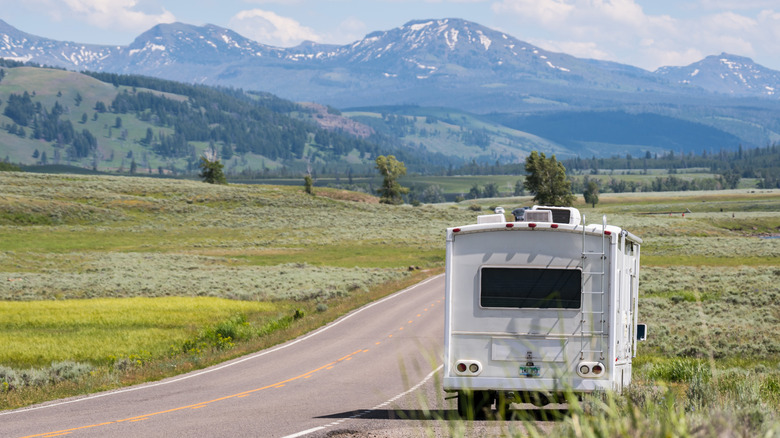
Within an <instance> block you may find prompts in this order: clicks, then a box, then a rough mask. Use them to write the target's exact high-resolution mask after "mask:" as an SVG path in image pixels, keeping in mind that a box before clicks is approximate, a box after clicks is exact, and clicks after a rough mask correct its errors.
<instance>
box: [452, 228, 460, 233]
mask: <svg viewBox="0 0 780 438" xmlns="http://www.w3.org/2000/svg"><path fill="white" fill-rule="evenodd" d="M452 232H453V233H457V232H460V228H453V229H452Z"/></svg>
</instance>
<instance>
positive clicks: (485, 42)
mask: <svg viewBox="0 0 780 438" xmlns="http://www.w3.org/2000/svg"><path fill="white" fill-rule="evenodd" d="M0 57H2V58H6V59H13V60H18V61H29V62H34V63H38V64H43V65H50V66H56V67H61V68H65V69H69V70H90V71H95V72H111V73H120V74H138V75H147V76H153V77H158V78H165V79H170V80H175V81H180V82H186V83H195V84H206V85H220V86H229V87H235V88H241V89H245V90H257V91H265V92H270V93H273V94H275V95H277V96H279V97H282V98H285V99H290V100H294V101H315V102H318V103H322V104H328V105H332V106H334V107H338V108H342V109H345V108H364V107H374V108H376V107H388V106H390V107H388V108H409V107H410V106H411V107H446V108H453V109H457V110H460V111H466V112H469V113H473V114H481V115H483V116H485V117H489V118H492V119H494V120H500V121H501V123H504V124H506V125H507V126H522V127H523V129H524V130H525V132H528V133H530V134H535V135H542V134H543V132H542V131H539V132H536V131H535V130H534V126H536V125H535V124H534V123H529V121H534V122H539V123H541V124H542V125H544V126H545V129H548V130H549V129H550V125H554V124H555V123H557V122H558V121H560V120H569V119H571V118H572V117H573V118H574V119H578V117H579V115H583V117H584V119H583V120H590V119H593V118H594V114H595V115H596V118H597V119H598V120H599V121H601V122H602V125H603V126H605V127H606V129H609V127H610V126H614V124H618V123H619V124H621V126H623V127H625V126H626V125H625V123H626V120H630V122H631V123H633V124H635V125H636V126H637V127H638V128H639V129H637V131H636V132H654V134H655V136H654V138H655V139H652V138H638V137H637V138H631V135H632V134H631V131H630V130H624V131H625V135H627V136H629V137H628V138H627V137H621V138H619V139H615V138H613V137H614V135H613V136H610V138H609V139H604V138H602V137H603V136H600V135H598V133H596V132H592V133H590V134H582V133H581V132H571V134H570V135H569V136H567V137H566V138H556V139H555V142H556V143H558V144H560V145H563V146H565V147H567V148H569V149H571V150H574V151H576V150H577V149H578V148H582V147H585V146H587V147H588V148H589V149H588V153H590V152H591V151H592V150H593V149H594V148H595V149H599V148H604V147H609V145H610V144H622V145H627V144H628V145H632V144H633V145H638V146H640V147H641V146H649V145H651V143H652V142H656V143H652V145H654V146H656V147H669V148H679V150H701V149H705V148H714V149H717V148H722V147H726V148H736V147H737V144H745V145H747V146H751V145H753V146H761V145H764V144H766V143H767V142H776V141H778V140H780V121H778V120H777V118H776V117H774V116H773V115H772V114H776V113H777V111H780V72H777V71H774V70H771V69H768V68H765V67H763V66H761V65H758V64H756V63H754V62H753V61H752V60H750V59H749V58H744V57H740V56H735V55H730V54H725V53H724V54H721V55H718V56H710V57H707V58H705V59H704V60H702V61H700V62H697V63H695V64H691V65H689V66H685V67H663V68H660V69H658V70H657V71H654V72H650V71H647V70H643V69H641V68H638V67H633V66H629V65H624V64H619V63H615V62H608V61H599V60H593V59H582V58H577V57H574V56H571V55H567V54H563V53H555V52H550V51H546V50H543V49H541V48H539V47H536V46H533V45H531V44H528V43H526V42H523V41H521V40H519V39H517V38H515V37H513V36H510V35H507V34H506V33H503V32H499V31H496V30H493V29H489V28H487V27H484V26H482V25H479V24H477V23H474V22H469V21H466V20H461V19H439V20H415V21H410V22H408V23H406V24H404V25H403V26H400V27H397V28H394V29H391V30H387V31H378V32H373V33H370V34H368V35H366V36H365V37H364V38H363V39H361V40H359V41H356V42H354V43H352V44H347V45H327V44H317V43H313V42H304V43H303V44H301V45H299V46H297V47H292V48H279V47H272V46H268V45H264V44H261V43H258V42H256V41H252V40H250V39H247V38H245V37H243V36H241V35H239V34H237V33H235V32H233V31H230V30H228V29H225V28H221V27H218V26H214V25H205V26H192V25H188V24H183V23H173V24H160V25H157V26H155V27H153V28H152V29H150V30H148V31H147V32H144V33H143V34H141V35H139V36H138V37H137V38H136V39H135V40H134V41H133V42H132V43H131V44H130V45H128V46H105V45H94V44H77V43H73V42H60V41H54V40H50V39H46V38H41V37H37V36H34V35H30V34H27V33H24V32H22V31H20V30H18V29H16V28H14V27H12V26H10V25H9V24H7V23H5V22H3V21H0ZM392 106H394V107H392ZM387 111H392V110H387ZM646 114H650V115H652V116H653V117H650V118H649V117H645V115H646ZM494 116H495V117H494ZM613 116H614V118H613ZM529 117H532V118H529ZM540 117H541V118H542V119H540ZM659 117H660V119H659ZM669 119H674V120H678V121H682V122H684V123H683V124H682V125H681V124H679V123H672V124H669V123H662V124H661V125H658V124H657V123H658V121H659V120H663V121H665V122H668V121H669ZM631 123H630V124H629V125H628V126H632V125H631ZM654 124H655V125H654ZM688 124H692V125H697V126H700V127H701V126H704V127H707V128H710V129H714V130H716V131H718V132H719V133H721V134H723V135H714V136H710V137H708V138H712V139H715V140H711V141H710V142H708V143H707V144H696V145H693V144H690V141H689V140H683V139H687V138H688V137H690V136H689V134H686V133H675V132H668V133H665V135H666V137H673V138H672V140H671V141H667V142H666V143H663V144H658V143H657V138H658V137H659V135H658V134H659V130H660V129H661V128H662V127H670V126H671V127H674V129H686V128H685V127H686V126H690V125H688ZM678 134H679V135H678ZM675 136H678V137H679V139H677V138H676V137H675ZM559 137H560V136H559ZM614 142H617V143H614Z"/></svg>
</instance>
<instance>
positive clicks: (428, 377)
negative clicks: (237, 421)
mask: <svg viewBox="0 0 780 438" xmlns="http://www.w3.org/2000/svg"><path fill="white" fill-rule="evenodd" d="M434 278H435V277H434ZM442 368H444V365H443V364H442V365H439V367H438V368H436V369H435V370H433V371H431V372H430V373H428V375H427V376H425V378H423V379H422V380H421V381H419V382H418V383H417V384H416V385H414V386H412V387H411V388H409V389H407V390H406V391H404V392H402V393H400V394H398V395H396V396H395V397H393V398H391V399H389V400H387V401H386V402H384V403H380V404H378V405H376V406H374V407H373V408H371V409H369V410H366V411H361V412H360V414H356V415H353V416H351V417H349V418H350V419H355V418H360V417H362V416H363V415H366V414H367V413H369V412H371V411H375V410H377V409H380V408H383V407H385V406H387V405H389V404H390V403H393V402H395V401H398V400H399V399H400V398H402V397H405V396H407V395H409V394H410V393H412V392H414V391H417V390H418V389H419V388H420V387H421V386H423V385H425V383H426V382H428V381H429V380H431V377H433V376H434V375H436V373H438V372H439V371H441V369H442ZM331 424H333V423H331ZM328 426H330V424H327V425H325V426H320V427H315V428H312V429H307V430H303V431H301V432H297V433H294V434H292V435H287V436H283V437H282V438H298V437H301V436H304V435H308V434H310V433H314V432H317V431H320V430H322V429H325V428H327V427H328Z"/></svg>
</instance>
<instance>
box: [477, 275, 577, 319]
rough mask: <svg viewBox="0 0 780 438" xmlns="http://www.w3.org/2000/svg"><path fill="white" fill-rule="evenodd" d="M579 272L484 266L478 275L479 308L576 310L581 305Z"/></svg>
mask: <svg viewBox="0 0 780 438" xmlns="http://www.w3.org/2000/svg"><path fill="white" fill-rule="evenodd" d="M581 281H582V271H580V270H579V269H531V268H489V267H484V268H482V270H481V275H480V296H479V304H480V306H482V307H497V308H530V309H578V308H579V307H580V305H581V303H582V294H581V293H580V292H581V289H580V288H581V287H582V286H581Z"/></svg>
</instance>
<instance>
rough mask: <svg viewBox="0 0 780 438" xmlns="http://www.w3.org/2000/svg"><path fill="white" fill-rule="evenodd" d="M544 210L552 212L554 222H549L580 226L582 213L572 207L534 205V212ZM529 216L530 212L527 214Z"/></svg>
mask: <svg viewBox="0 0 780 438" xmlns="http://www.w3.org/2000/svg"><path fill="white" fill-rule="evenodd" d="M544 210H548V211H550V212H552V220H550V221H549V222H554V223H556V224H570V225H579V223H580V220H581V219H580V211H579V210H577V209H576V208H572V207H543V206H539V205H534V206H533V210H532V211H544ZM527 215H528V212H526V217H527ZM526 220H528V219H526Z"/></svg>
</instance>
